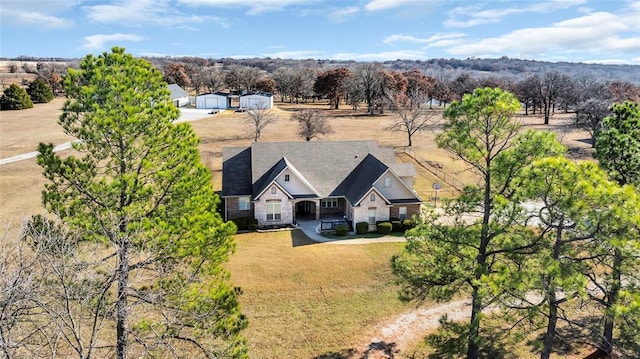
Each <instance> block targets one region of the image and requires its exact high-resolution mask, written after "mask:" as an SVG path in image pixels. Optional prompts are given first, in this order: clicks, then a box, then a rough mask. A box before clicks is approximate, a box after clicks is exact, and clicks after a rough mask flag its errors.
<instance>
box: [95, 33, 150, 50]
mask: <svg viewBox="0 0 640 359" xmlns="http://www.w3.org/2000/svg"><path fill="white" fill-rule="evenodd" d="M84 40H85V44H84V47H85V48H87V49H95V50H102V49H104V47H105V45H106V44H107V43H113V42H120V41H142V40H144V38H143V37H141V36H138V35H135V34H97V35H91V36H85V38H84Z"/></svg>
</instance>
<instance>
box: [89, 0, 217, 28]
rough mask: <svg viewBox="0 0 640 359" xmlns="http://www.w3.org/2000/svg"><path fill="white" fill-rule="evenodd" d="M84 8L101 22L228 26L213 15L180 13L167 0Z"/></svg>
mask: <svg viewBox="0 0 640 359" xmlns="http://www.w3.org/2000/svg"><path fill="white" fill-rule="evenodd" d="M85 10H86V12H87V16H88V17H89V19H90V20H92V21H94V22H97V23H102V24H120V25H132V26H140V25H144V24H155V25H163V26H176V25H186V26H188V24H198V23H204V22H214V23H218V24H219V25H220V26H222V27H227V26H228V24H227V22H226V21H224V20H222V19H220V18H218V17H215V16H201V15H192V14H184V13H181V12H180V11H179V10H177V9H176V8H175V6H174V4H171V3H170V2H169V1H168V0H117V1H114V2H113V3H112V4H104V5H93V6H87V7H85ZM192 29H193V27H192Z"/></svg>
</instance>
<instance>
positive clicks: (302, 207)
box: [296, 201, 316, 220]
mask: <svg viewBox="0 0 640 359" xmlns="http://www.w3.org/2000/svg"><path fill="white" fill-rule="evenodd" d="M315 219H316V203H315V202H312V201H302V202H298V203H296V220H315Z"/></svg>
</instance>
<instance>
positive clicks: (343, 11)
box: [329, 6, 360, 21]
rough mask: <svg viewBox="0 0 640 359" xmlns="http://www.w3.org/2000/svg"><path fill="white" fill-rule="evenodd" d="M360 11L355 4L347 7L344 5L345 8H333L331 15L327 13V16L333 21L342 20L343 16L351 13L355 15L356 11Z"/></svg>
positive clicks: (345, 16)
mask: <svg viewBox="0 0 640 359" xmlns="http://www.w3.org/2000/svg"><path fill="white" fill-rule="evenodd" d="M359 12H360V8H359V7H357V6H349V7H345V8H340V9H336V10H334V11H333V12H332V13H331V15H329V18H331V19H332V20H333V21H344V20H345V18H347V17H349V16H351V15H355V14H357V13H359Z"/></svg>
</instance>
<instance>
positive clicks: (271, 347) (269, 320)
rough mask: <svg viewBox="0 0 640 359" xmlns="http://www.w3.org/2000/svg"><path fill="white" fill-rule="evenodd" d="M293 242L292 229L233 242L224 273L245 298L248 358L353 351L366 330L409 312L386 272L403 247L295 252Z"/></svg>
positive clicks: (316, 246)
mask: <svg viewBox="0 0 640 359" xmlns="http://www.w3.org/2000/svg"><path fill="white" fill-rule="evenodd" d="M300 236H303V235H302V233H301V232H300V231H298V230H296V231H283V232H271V233H249V234H241V235H238V236H237V237H236V241H237V252H236V253H235V254H234V255H233V256H232V258H231V261H230V262H229V263H228V264H227V265H226V267H227V268H228V269H229V270H230V271H231V273H232V278H231V279H232V280H233V283H234V285H237V286H240V287H242V290H243V292H244V294H243V295H242V296H241V304H242V307H243V312H244V313H246V314H247V316H248V319H249V323H250V324H249V328H248V329H247V331H246V333H245V334H246V336H247V337H248V338H249V345H250V349H251V357H252V358H274V359H275V358H315V357H320V356H321V355H327V354H329V353H348V352H350V351H351V350H356V349H360V348H352V347H351V346H352V345H353V343H354V342H356V338H357V337H358V336H359V334H360V333H361V332H363V331H366V329H367V327H369V326H372V325H374V324H375V323H377V322H378V321H381V320H385V319H387V318H388V317H389V316H393V315H394V314H398V313H400V312H401V311H403V310H406V309H408V308H409V305H408V304H405V303H402V302H400V301H399V300H398V298H397V288H396V287H395V286H394V285H393V284H392V280H393V277H392V274H391V269H390V266H389V259H390V258H391V256H392V255H393V254H395V253H398V252H399V251H400V250H401V248H402V246H403V244H402V243H378V244H368V245H331V244H314V245H304V246H296V247H294V246H293V245H292V243H293V242H294V241H296V240H300V238H299V237H300ZM297 237H298V238H297ZM327 358H328V357H327Z"/></svg>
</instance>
